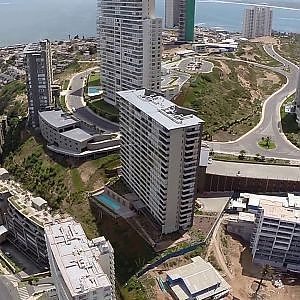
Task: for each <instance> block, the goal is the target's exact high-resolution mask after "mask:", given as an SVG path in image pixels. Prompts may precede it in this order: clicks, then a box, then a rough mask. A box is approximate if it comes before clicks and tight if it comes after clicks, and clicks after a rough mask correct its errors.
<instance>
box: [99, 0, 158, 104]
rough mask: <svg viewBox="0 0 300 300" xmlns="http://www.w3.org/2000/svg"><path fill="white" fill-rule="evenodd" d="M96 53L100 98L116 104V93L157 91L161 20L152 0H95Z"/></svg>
mask: <svg viewBox="0 0 300 300" xmlns="http://www.w3.org/2000/svg"><path fill="white" fill-rule="evenodd" d="M98 9H99V19H98V35H99V56H100V61H101V80H102V83H103V88H104V99H105V101H107V102H108V103H111V104H113V105H116V104H117V95H116V92H118V91H122V90H130V89H138V88H143V87H144V88H147V89H151V90H153V91H160V84H161V51H162V49H161V45H162V37H161V36H162V20H161V19H160V18H155V0H135V1H132V0H118V1H116V0H98Z"/></svg>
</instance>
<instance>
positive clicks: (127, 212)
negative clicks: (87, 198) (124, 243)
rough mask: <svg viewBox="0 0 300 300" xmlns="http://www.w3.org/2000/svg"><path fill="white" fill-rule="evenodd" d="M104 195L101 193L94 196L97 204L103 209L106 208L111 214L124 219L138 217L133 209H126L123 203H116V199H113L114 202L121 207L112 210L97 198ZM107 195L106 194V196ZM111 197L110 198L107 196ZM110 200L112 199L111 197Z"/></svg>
mask: <svg viewBox="0 0 300 300" xmlns="http://www.w3.org/2000/svg"><path fill="white" fill-rule="evenodd" d="M102 194H104V193H103V192H100V193H96V194H93V195H92V196H93V198H94V199H95V201H96V202H97V204H99V205H100V206H102V207H105V208H106V209H108V210H109V211H110V212H112V213H113V214H116V215H118V216H120V217H122V218H124V219H128V218H132V217H134V216H136V213H135V212H134V211H132V210H131V209H129V208H127V207H125V206H124V205H122V204H121V203H119V202H118V201H116V200H115V199H111V200H112V201H114V202H116V203H117V204H118V206H119V208H118V209H116V210H115V209H112V208H111V207H110V206H109V205H106V204H105V203H103V202H102V201H101V200H99V199H98V198H97V196H100V195H102ZM104 195H106V194H104ZM106 196H107V195H106ZM107 197H109V196H107ZM109 198H110V197H109Z"/></svg>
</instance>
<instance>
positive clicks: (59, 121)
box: [39, 110, 79, 129]
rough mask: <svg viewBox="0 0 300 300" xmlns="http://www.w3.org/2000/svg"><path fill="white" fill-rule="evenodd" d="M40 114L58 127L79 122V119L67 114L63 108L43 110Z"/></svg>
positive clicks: (46, 120)
mask: <svg viewBox="0 0 300 300" xmlns="http://www.w3.org/2000/svg"><path fill="white" fill-rule="evenodd" d="M39 115H40V117H41V118H42V119H43V120H44V121H45V122H47V123H48V124H50V125H51V126H53V127H55V128H56V129H59V128H64V127H68V126H72V125H77V124H79V121H77V120H75V119H74V118H72V117H71V116H68V115H66V114H65V113H64V112H63V111H62V110H47V111H42V112H39Z"/></svg>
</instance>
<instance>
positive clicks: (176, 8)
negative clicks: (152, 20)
mask: <svg viewBox="0 0 300 300" xmlns="http://www.w3.org/2000/svg"><path fill="white" fill-rule="evenodd" d="M179 13H180V0H165V27H166V28H174V27H177V26H179Z"/></svg>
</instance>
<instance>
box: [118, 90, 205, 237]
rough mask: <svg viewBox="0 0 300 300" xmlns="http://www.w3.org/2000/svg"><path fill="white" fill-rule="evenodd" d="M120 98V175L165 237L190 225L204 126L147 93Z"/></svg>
mask: <svg viewBox="0 0 300 300" xmlns="http://www.w3.org/2000/svg"><path fill="white" fill-rule="evenodd" d="M118 94H119V96H120V103H119V105H120V133H121V163H122V175H123V178H124V180H125V181H126V182H127V184H129V186H130V187H131V188H132V189H133V191H134V192H135V193H136V194H137V195H138V197H139V198H140V200H141V201H142V202H143V203H144V204H145V206H146V207H147V210H148V211H149V212H150V214H151V215H152V216H153V217H154V219H155V220H156V222H157V223H158V224H159V225H160V227H161V231H162V233H164V234H167V233H171V232H174V231H177V230H180V229H187V228H188V227H190V226H191V225H192V223H193V212H194V202H195V193H196V178H197V171H198V165H199V156H200V148H201V136H202V127H203V121H202V120H201V119H199V118H198V117H196V116H195V115H194V114H193V113H194V111H191V110H188V109H184V108H181V107H178V106H176V105H175V104H174V103H172V102H170V101H168V100H166V99H165V98H163V97H162V96H160V95H157V94H153V92H150V91H147V90H131V91H123V92H119V93H118Z"/></svg>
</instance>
